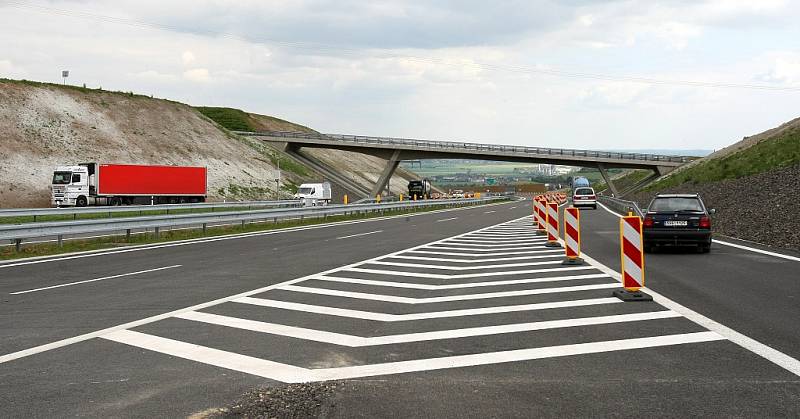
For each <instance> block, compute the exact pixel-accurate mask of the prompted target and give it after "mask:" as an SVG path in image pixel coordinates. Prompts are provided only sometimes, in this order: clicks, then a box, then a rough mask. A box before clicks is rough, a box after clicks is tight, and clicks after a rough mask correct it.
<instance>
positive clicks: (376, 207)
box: [0, 197, 502, 249]
mask: <svg viewBox="0 0 800 419" xmlns="http://www.w3.org/2000/svg"><path fill="white" fill-rule="evenodd" d="M499 199H502V198H499V197H487V198H482V199H474V198H468V199H440V200H428V201H417V202H413V201H405V202H387V203H382V204H350V205H318V206H311V207H299V208H272V209H262V210H252V211H228V212H215V213H193V214H175V215H154V216H142V217H124V218H100V219H89V220H77V221H54V222H39V223H25V224H13V225H0V240H11V242H12V243H14V244H15V246H16V248H17V249H19V248H20V246H21V244H22V241H23V240H27V239H32V238H38V237H57V238H58V242H59V244H60V243H61V241H62V240H63V236H65V235H74V234H88V233H99V232H120V233H122V232H124V234H125V236H126V237H129V236H130V234H131V230H145V231H147V230H150V231H152V232H153V233H155V235H156V237H158V235H159V232H160V229H163V228H175V227H190V228H191V227H197V228H200V226H202V229H203V231H205V230H206V228H207V227H209V226H214V225H231V224H241V225H242V226H245V225H246V224H247V223H253V222H268V221H272V222H277V220H278V219H291V218H294V219H300V220H303V219H306V218H327V217H328V216H333V215H346V214H359V215H365V214H369V213H383V212H384V211H389V210H402V209H410V210H416V209H419V208H434V207H448V206H454V205H469V204H480V203H486V202H491V201H495V200H499Z"/></svg>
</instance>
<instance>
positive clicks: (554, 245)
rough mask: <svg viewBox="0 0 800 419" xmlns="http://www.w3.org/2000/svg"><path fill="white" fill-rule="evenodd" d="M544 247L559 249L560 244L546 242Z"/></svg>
mask: <svg viewBox="0 0 800 419" xmlns="http://www.w3.org/2000/svg"><path fill="white" fill-rule="evenodd" d="M544 247H561V243H559V242H547V243H545V244H544Z"/></svg>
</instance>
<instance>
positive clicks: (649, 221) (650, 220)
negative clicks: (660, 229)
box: [642, 216, 653, 227]
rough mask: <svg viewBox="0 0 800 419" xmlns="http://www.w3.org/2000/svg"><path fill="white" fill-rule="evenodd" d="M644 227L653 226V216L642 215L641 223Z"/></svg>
mask: <svg viewBox="0 0 800 419" xmlns="http://www.w3.org/2000/svg"><path fill="white" fill-rule="evenodd" d="M642 225H644V226H645V227H652V226H653V217H650V216H647V217H644V223H642Z"/></svg>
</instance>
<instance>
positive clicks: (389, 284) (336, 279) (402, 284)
mask: <svg viewBox="0 0 800 419" xmlns="http://www.w3.org/2000/svg"><path fill="white" fill-rule="evenodd" d="M608 277H609V276H608V275H607V274H604V273H601V274H585V275H566V276H549V277H544V278H527V279H508V280H504V281H489V282H467V283H462V284H417V283H414V282H395V281H379V280H374V279H360V278H345V277H340V276H330V275H319V276H315V277H313V278H311V279H316V280H319V281H329V282H343V283H348V284H360V285H375V286H381V287H394V288H409V289H418V290H450V289H462V288H477V287H496V286H503V285H518V284H534V283H540V282H557V281H572V280H576V279H593V278H608Z"/></svg>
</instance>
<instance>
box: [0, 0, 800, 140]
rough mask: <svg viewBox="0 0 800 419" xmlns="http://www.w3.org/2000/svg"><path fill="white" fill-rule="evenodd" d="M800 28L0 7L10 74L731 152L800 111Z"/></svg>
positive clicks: (327, 12)
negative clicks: (747, 138) (64, 77)
mask: <svg viewBox="0 0 800 419" xmlns="http://www.w3.org/2000/svg"><path fill="white" fill-rule="evenodd" d="M798 22H800V4H798V2H797V1H791V0H785V1H781V0H673V1H659V2H656V1H644V0H642V1H636V0H620V1H599V0H598V1H589V0H565V1H546V0H527V1H506V2H500V1H471V0H467V1H456V0H450V1H446V0H425V1H422V0H420V1H353V0H335V1H334V0H332V1H324V0H317V1H314V0H277V1H272V0H237V1H232V0H231V1H221V0H220V1H203V0H191V1H188V0H187V1H184V0H180V1H150V0H136V1H132V0H121V1H94V0H87V1H73V2H64V1H49V2H4V1H1V0H0V38H2V39H3V42H2V43H0V77H8V78H17V79H21V78H25V79H31V80H42V81H53V82H58V81H60V72H61V70H62V69H65V70H66V69H68V70H70V77H69V80H68V81H69V82H70V83H72V84H82V83H86V85H87V86H89V87H96V86H102V87H103V88H105V89H111V90H124V91H129V90H132V91H134V92H137V93H142V94H153V95H155V96H157V97H165V98H170V99H175V100H179V101H182V102H186V103H189V104H192V105H209V106H230V107H236V108H241V109H244V110H247V111H250V112H256V113H263V114H268V115H274V116H277V117H281V118H284V119H288V120H290V121H293V122H298V123H301V124H304V125H307V126H310V127H312V128H314V129H317V130H320V131H323V132H330V133H345V134H364V135H384V136H400V137H417V138H430V139H444V140H447V139H452V140H469V141H485V142H490V143H506V144H525V145H542V146H551V147H573V148H593V149H637V148H638V149H642V148H662V149H663V148H673V149H676V148H683V149H697V148H707V149H715V148H720V147H722V146H725V145H728V144H730V143H732V142H734V141H736V140H738V139H741V137H742V136H745V135H752V134H755V133H758V132H761V131H763V130H766V129H769V128H772V127H774V126H777V125H779V124H780V123H782V122H786V121H788V120H790V119H793V118H795V117H798V116H800V24H798ZM580 74H583V75H586V74H589V75H592V76H591V77H585V76H579V75H580ZM596 76H597V77H596ZM639 78H647V79H654V80H656V81H657V83H640V82H636V81H634V80H633V79H639ZM662 82H667V83H662ZM673 82H703V83H714V84H734V85H740V86H741V85H747V86H754V85H755V86H772V87H777V88H782V89H787V90H763V89H747V88H730V87H697V86H692V85H689V84H690V83H689V84H686V83H673ZM792 88H793V89H794V90H791V89H792Z"/></svg>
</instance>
